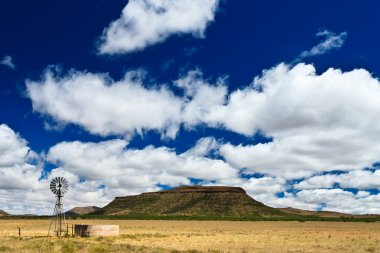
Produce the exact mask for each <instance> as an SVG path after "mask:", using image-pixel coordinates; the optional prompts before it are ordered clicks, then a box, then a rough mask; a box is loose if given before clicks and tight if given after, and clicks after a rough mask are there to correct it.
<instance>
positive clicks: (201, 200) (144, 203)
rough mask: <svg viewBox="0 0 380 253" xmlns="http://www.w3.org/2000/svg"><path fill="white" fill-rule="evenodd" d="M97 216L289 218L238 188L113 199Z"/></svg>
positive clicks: (187, 188) (191, 188) (203, 188)
mask: <svg viewBox="0 0 380 253" xmlns="http://www.w3.org/2000/svg"><path fill="white" fill-rule="evenodd" d="M96 214H101V215H119V216H156V217H162V216H166V217H168V216H169V217H170V216H193V217H216V218H217V217H221V218H222V217H283V216H288V214H286V213H283V212H281V211H279V210H277V209H275V208H271V207H268V206H266V205H264V204H262V203H261V202H258V201H256V200H254V199H253V198H251V197H250V196H248V195H247V194H246V192H245V190H243V189H242V188H240V187H228V186H182V187H178V188H174V189H171V190H164V191H158V192H147V193H142V194H140V195H133V196H125V197H116V198H115V199H114V200H113V201H112V202H111V203H109V204H108V205H106V206H105V207H103V208H102V209H101V210H100V211H98V212H96Z"/></svg>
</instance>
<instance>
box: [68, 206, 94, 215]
mask: <svg viewBox="0 0 380 253" xmlns="http://www.w3.org/2000/svg"><path fill="white" fill-rule="evenodd" d="M99 210H101V208H100V207H97V206H84V207H74V208H72V209H70V210H69V211H67V212H66V213H65V215H67V216H77V215H86V214H90V213H93V212H96V211H99Z"/></svg>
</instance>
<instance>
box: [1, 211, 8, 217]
mask: <svg viewBox="0 0 380 253" xmlns="http://www.w3.org/2000/svg"><path fill="white" fill-rule="evenodd" d="M7 215H9V214H8V213H6V212H4V211H3V210H0V216H7Z"/></svg>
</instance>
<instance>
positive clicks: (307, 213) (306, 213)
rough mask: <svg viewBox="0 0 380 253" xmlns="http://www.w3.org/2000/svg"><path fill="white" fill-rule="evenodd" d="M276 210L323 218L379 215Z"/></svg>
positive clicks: (371, 215) (376, 216) (290, 209)
mask: <svg viewBox="0 0 380 253" xmlns="http://www.w3.org/2000/svg"><path fill="white" fill-rule="evenodd" d="M277 209H278V210H280V211H282V212H285V213H288V214H294V215H303V216H305V215H313V216H318V217H324V218H340V217H345V218H379V217H380V215H378V214H349V213H340V212H331V211H309V210H302V209H297V208H292V207H287V208H277Z"/></svg>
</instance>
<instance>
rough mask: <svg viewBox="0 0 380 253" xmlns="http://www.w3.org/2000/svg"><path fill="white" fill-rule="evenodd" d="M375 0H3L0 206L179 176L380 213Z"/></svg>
mask: <svg viewBox="0 0 380 253" xmlns="http://www.w3.org/2000/svg"><path fill="white" fill-rule="evenodd" d="M378 8H379V4H378V3H377V2H376V1H369V0H368V1H364V2H361V3H360V4H359V3H357V2H356V3H355V2H354V1H349V2H345V3H344V4H342V3H339V2H338V1H335V2H331V1H318V2H314V3H311V2H305V1H298V0H297V1H291V2H290V3H289V2H286V3H285V2H284V1H274V0H270V1H232V0H181V1H179V0H178V1H172V0H171V1H169V0H146V1H138V0H131V1H125V0H124V1H121V0H120V1H112V2H110V1H104V0H98V1H87V0H86V1H64V2H59V3H56V2H54V3H53V2H52V1H43V0H39V1H33V2H30V1H8V0H6V1H1V3H0V31H1V38H0V87H1V89H0V175H1V178H0V209H3V210H5V211H8V212H10V213H49V212H50V211H51V210H50V209H51V206H52V203H53V202H54V196H53V195H52V194H50V193H48V191H49V189H48V187H47V185H48V183H49V180H50V179H51V178H52V177H54V176H58V175H59V176H61V175H62V176H65V177H67V178H68V179H69V181H70V186H71V188H70V192H69V193H68V195H67V199H66V204H67V208H69V207H73V206H85V205H99V206H102V205H105V204H107V203H108V202H109V201H111V200H112V199H113V198H114V197H115V196H123V195H129V194H137V193H140V192H144V191H153V190H159V189H160V188H168V187H169V188H170V187H175V186H179V185H183V184H191V183H200V184H205V185H231V186H240V187H243V188H244V189H246V191H247V193H248V194H250V195H251V196H252V197H253V198H255V199H257V200H259V201H261V202H263V203H265V204H267V205H270V206H275V207H287V206H292V207H298V208H304V209H310V210H333V211H343V212H351V213H380V206H379V205H378V203H379V200H380V193H379V191H380V183H379V182H380V170H378V164H377V163H378V162H379V161H380V155H379V154H380V144H379V143H380V142H379V141H380V135H379V132H380V128H379V127H378V126H377V124H376V119H377V116H378V115H379V113H380V102H379V101H380V87H379V82H378V76H379V72H380V69H379V66H380V60H379V59H380V58H379V57H378V55H379V54H380V51H379V47H378V45H379V44H380V36H378V35H377V33H376V29H377V22H376V21H377V20H376V16H377V13H376V10H378Z"/></svg>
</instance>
